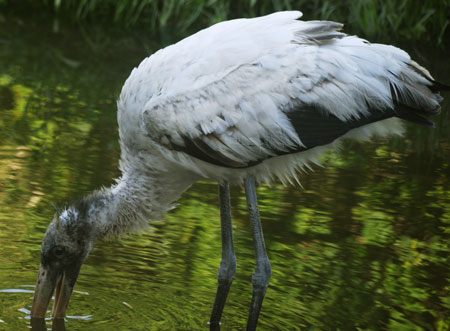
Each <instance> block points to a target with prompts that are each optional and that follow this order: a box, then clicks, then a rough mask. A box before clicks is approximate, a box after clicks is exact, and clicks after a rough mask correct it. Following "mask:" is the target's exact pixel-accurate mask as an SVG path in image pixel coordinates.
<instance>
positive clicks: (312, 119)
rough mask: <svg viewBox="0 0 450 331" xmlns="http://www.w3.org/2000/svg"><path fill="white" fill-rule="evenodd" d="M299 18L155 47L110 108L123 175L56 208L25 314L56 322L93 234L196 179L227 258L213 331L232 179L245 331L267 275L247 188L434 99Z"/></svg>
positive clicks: (169, 198) (229, 266)
mask: <svg viewBox="0 0 450 331" xmlns="http://www.w3.org/2000/svg"><path fill="white" fill-rule="evenodd" d="M301 15H302V14H301V13H300V12H298V11H288V12H278V13H274V14H272V15H268V16H264V17H258V18H253V19H237V20H232V21H227V22H222V23H218V24H216V25H214V26H212V27H210V28H208V29H205V30H202V31H200V32H198V33H196V34H194V35H192V36H190V37H188V38H186V39H184V40H181V41H180V42H178V43H176V44H174V45H171V46H169V47H166V48H164V49H161V50H159V51H158V52H156V53H155V54H153V55H152V56H150V57H148V58H146V59H144V60H143V61H142V62H141V64H140V65H139V66H138V67H137V68H135V69H133V71H132V72H131V75H130V76H129V78H128V79H127V81H126V82H125V85H124V86H123V88H122V92H121V94H120V98H119V100H118V103H117V105H118V123H119V133H120V146H121V158H120V170H121V172H122V175H121V177H120V178H118V179H117V180H116V183H115V184H114V185H112V186H111V187H110V188H106V189H100V190H98V191H95V192H94V193H92V194H90V195H89V196H87V197H85V198H83V199H81V200H79V201H78V202H76V203H74V204H72V205H71V206H70V207H68V208H66V209H65V210H63V211H61V212H59V213H57V214H56V215H55V216H54V219H53V221H52V222H51V224H50V225H49V227H48V229H47V232H46V234H45V236H44V239H43V242H42V247H41V264H40V270H39V275H38V281H37V284H36V289H35V296H34V301H33V306H32V309H31V316H32V317H35V318H42V317H44V316H45V314H46V309H47V307H48V304H49V301H50V298H51V296H52V293H53V291H54V289H55V287H56V294H55V302H54V305H53V311H52V313H53V318H61V317H64V315H65V312H66V308H67V306H68V302H69V298H70V295H71V293H72V290H73V287H74V285H75V282H76V280H77V277H78V274H79V271H80V268H81V265H82V263H83V261H84V260H85V259H86V257H87V256H88V254H89V252H90V251H91V249H92V247H93V245H94V242H95V241H96V240H97V239H99V238H105V237H108V238H111V237H116V236H118V235H119V234H122V233H129V232H132V231H135V230H138V229H140V228H145V227H146V226H147V224H148V221H149V220H152V219H159V218H161V217H162V216H163V215H164V214H165V213H166V212H167V211H168V210H169V209H170V208H171V206H172V203H173V202H174V201H175V200H177V198H178V197H179V196H180V195H181V193H182V192H184V191H185V190H186V189H187V188H188V187H189V186H190V185H191V184H193V183H194V182H195V181H197V180H199V179H210V180H214V181H217V182H218V183H219V200H220V211H221V227H222V260H221V263H220V267H219V270H218V289H217V294H216V300H215V303H214V306H213V310H212V314H211V318H210V327H211V329H217V328H219V324H220V318H221V314H222V310H223V307H224V305H225V300H226V297H227V294H228V291H229V288H230V285H231V283H232V280H233V276H234V274H235V270H236V258H235V254H234V248H233V236H232V227H231V213H230V200H229V183H235V184H236V183H237V184H242V183H243V184H244V186H245V192H246V196H247V204H248V211H249V216H250V220H251V225H252V233H253V239H254V245H255V255H256V266H255V271H254V274H253V278H252V285H253V294H252V302H251V308H250V314H249V318H248V322H247V329H248V330H254V329H255V328H256V324H257V321H258V315H259V312H260V309H261V305H262V301H263V298H264V294H265V291H266V288H267V285H268V282H269V278H270V275H271V266H270V262H269V259H268V257H267V253H266V249H265V244H264V238H263V231H262V228H261V223H260V217H259V212H258V206H257V200H256V193H255V181H256V182H270V181H272V180H274V179H277V178H278V179H280V180H281V181H282V182H289V181H292V179H294V180H296V179H297V173H298V170H301V169H303V168H305V167H308V166H309V164H310V163H314V162H316V159H317V156H318V155H320V154H321V153H323V152H324V151H325V150H326V148H327V147H330V146H334V145H336V143H337V142H338V141H339V140H340V139H342V138H357V139H367V138H368V137H370V136H371V135H373V134H382V135H386V134H398V133H401V131H402V130H401V123H400V122H401V121H400V120H399V119H404V120H408V121H412V122H416V123H419V124H423V125H428V126H432V125H433V123H432V122H431V121H430V120H429V119H427V118H426V116H427V115H435V114H438V113H439V111H440V106H439V102H440V101H441V100H442V98H441V97H440V96H439V94H438V90H439V89H448V87H447V86H445V85H443V84H439V83H437V82H436V81H435V80H434V79H433V78H432V77H431V75H430V74H429V72H428V71H427V70H426V69H424V68H423V67H421V66H420V65H418V64H417V63H416V62H414V61H413V60H411V59H410V57H409V55H408V54H407V53H406V52H404V51H402V50H400V49H398V48H395V47H393V46H387V45H381V44H371V43H369V42H367V41H365V40H363V39H360V38H358V37H355V36H348V35H346V34H344V33H343V32H340V29H341V28H342V24H339V23H335V22H328V21H301V20H298V19H299V18H300V17H301Z"/></svg>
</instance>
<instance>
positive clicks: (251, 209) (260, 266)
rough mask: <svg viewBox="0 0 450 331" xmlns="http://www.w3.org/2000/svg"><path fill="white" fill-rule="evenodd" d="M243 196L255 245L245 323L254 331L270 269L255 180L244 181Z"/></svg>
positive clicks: (250, 177) (249, 178)
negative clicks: (249, 304) (248, 305)
mask: <svg viewBox="0 0 450 331" xmlns="http://www.w3.org/2000/svg"><path fill="white" fill-rule="evenodd" d="M245 194H246V196H247V206H248V213H249V215H250V221H251V224H252V232H253V241H254V243H255V259H256V265H255V272H254V273H253V276H252V285H253V295H252V305H251V307H250V314H249V316H248V321H247V331H249V330H256V324H257V323H258V317H259V312H260V311H261V305H262V302H263V299H264V294H266V289H267V285H268V284H269V279H270V275H271V274H272V268H271V267H270V262H269V258H268V257H267V253H266V245H265V244H264V236H263V232H262V228H261V221H260V219H259V210H258V201H257V199H256V189H255V179H254V177H253V176H249V177H248V178H247V179H246V180H245Z"/></svg>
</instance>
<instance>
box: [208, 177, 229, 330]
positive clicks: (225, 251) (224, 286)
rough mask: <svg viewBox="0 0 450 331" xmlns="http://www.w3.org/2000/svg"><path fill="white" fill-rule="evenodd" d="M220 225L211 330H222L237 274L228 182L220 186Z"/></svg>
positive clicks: (210, 321)
mask: <svg viewBox="0 0 450 331" xmlns="http://www.w3.org/2000/svg"><path fill="white" fill-rule="evenodd" d="M219 201H220V223H221V227H222V260H221V261H220V267H219V271H218V277H217V278H218V283H219V284H218V287H217V293H216V300H215V301H214V306H213V310H212V313H211V318H210V320H209V326H210V330H220V318H221V316H222V311H223V308H224V306H225V301H226V300H227V296H228V292H229V290H230V286H231V283H232V282H233V277H234V274H235V272H236V256H235V254H234V245H233V229H232V225H231V204H230V187H229V185H228V182H224V183H223V184H219Z"/></svg>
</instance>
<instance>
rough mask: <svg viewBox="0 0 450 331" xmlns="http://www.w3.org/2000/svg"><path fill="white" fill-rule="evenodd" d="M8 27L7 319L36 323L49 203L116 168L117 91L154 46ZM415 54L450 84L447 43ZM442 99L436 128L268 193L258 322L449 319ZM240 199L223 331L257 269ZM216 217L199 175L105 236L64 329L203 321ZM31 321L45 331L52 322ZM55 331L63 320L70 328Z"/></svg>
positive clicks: (364, 325)
mask: <svg viewBox="0 0 450 331" xmlns="http://www.w3.org/2000/svg"><path fill="white" fill-rule="evenodd" d="M10 23H11V22H8V24H9V25H8V29H1V28H0V36H1V38H3V40H9V47H8V48H5V49H4V51H3V49H2V53H1V54H0V67H1V68H2V72H1V73H0V110H1V111H0V128H1V129H0V142H1V143H0V242H1V245H0V266H1V267H0V268H1V272H0V287H1V288H2V290H1V291H0V297H1V300H0V312H1V315H0V319H1V321H2V322H0V323H1V324H0V328H2V327H4V328H5V329H10V330H21V329H25V328H26V326H27V325H28V324H29V323H30V320H29V319H27V318H26V317H27V316H28V314H29V308H30V306H31V302H32V293H31V289H28V288H27V287H22V286H19V285H18V284H33V283H34V282H35V277H36V272H37V268H38V263H39V245H40V241H41V239H42V236H43V233H44V232H45V229H46V227H47V225H48V223H49V221H50V219H51V218H52V215H53V212H54V211H53V210H52V208H51V207H49V206H51V203H55V204H56V205H57V206H61V205H64V203H65V202H64V201H70V200H71V199H73V198H75V197H77V196H80V195H82V194H84V193H86V192H88V191H90V190H92V189H95V188H97V187H98V186H101V185H109V184H110V182H111V179H112V178H114V177H115V176H116V175H117V159H118V153H119V150H118V145H117V133H116V132H117V127H116V120H115V115H116V113H115V99H116V98H117V95H118V91H119V89H120V87H121V85H122V83H123V81H124V79H125V78H126V76H127V75H128V73H129V71H130V68H131V67H132V66H134V65H136V64H137V63H138V61H139V59H141V58H142V57H143V56H144V53H145V52H144V51H143V50H142V49H141V48H139V46H138V45H139V43H136V42H134V41H133V40H130V39H129V38H128V39H127V38H124V39H123V40H116V39H115V40H114V42H111V43H110V44H108V43H107V41H105V42H104V43H105V47H104V48H101V47H100V46H97V47H98V49H97V51H94V50H91V49H90V46H86V45H87V44H86V42H85V40H83V38H82V37H80V36H79V34H78V32H77V31H76V30H75V31H74V30H67V31H65V30H64V29H62V30H61V35H52V34H51V33H50V32H49V31H46V30H45V25H44V26H43V27H36V29H24V28H23V27H21V26H20V25H14V24H10ZM25 30H26V31H25ZM43 30H44V31H43ZM5 31H8V33H9V35H6V33H5ZM42 36H46V38H45V39H44V40H43V38H42ZM98 39H99V40H102V38H100V37H99V38H98ZM103 39H104V40H107V38H106V37H105V38H103ZM142 39H144V38H142ZM67 40H71V43H67V42H66V41H67ZM124 45H126V47H124ZM50 46H51V47H50ZM155 48H156V47H155ZM124 52H125V54H127V56H124ZM57 54H60V55H61V54H62V55H63V56H64V57H65V58H68V57H71V58H73V59H74V60H76V61H78V63H80V65H79V66H78V67H71V66H68V65H67V64H65V63H66V62H67V61H61V60H59V58H60V56H59V55H57ZM421 54H424V55H421ZM415 57H416V58H419V60H420V62H421V63H423V64H424V65H426V66H427V67H429V68H430V70H431V72H434V73H436V74H438V75H441V78H442V77H444V78H445V77H450V62H449V61H447V60H448V58H449V54H448V52H445V51H442V52H441V53H438V52H434V53H432V54H427V53H421V52H420V50H419V51H418V52H416V56H415ZM444 80H445V79H444ZM447 99H449V98H447ZM443 107H444V110H443V113H442V115H441V116H440V118H439V120H438V121H437V127H436V129H435V130H428V129H426V128H419V127H416V126H409V127H408V132H407V135H406V138H398V139H396V138H393V139H391V140H389V141H384V140H377V141H375V142H373V143H368V144H356V143H348V144H346V145H345V148H343V150H342V152H341V154H339V155H338V154H330V155H328V156H327V157H326V158H324V160H323V163H324V165H325V167H324V168H316V170H315V172H314V173H311V174H308V175H305V176H303V177H302V184H303V187H304V189H303V190H301V189H299V188H294V187H283V186H281V185H277V184H275V185H273V186H272V187H271V188H268V187H265V186H263V187H260V188H259V189H258V195H259V200H260V209H261V214H262V218H263V227H264V232H265V236H266V244H267V249H268V253H269V257H270V259H271V261H272V269H273V276H272V280H271V283H270V286H269V289H268V291H267V297H266V299H265V302H264V305H263V309H262V313H261V314H262V315H261V317H260V327H261V329H262V330H274V329H280V330H294V329H298V328H302V329H319V330H332V329H341V330H355V329H395V330H397V329H401V330H417V329H430V330H432V329H437V330H445V328H448V327H449V325H450V320H449V318H450V306H449V302H448V297H449V275H450V270H449V266H450V257H449V254H448V253H449V251H450V249H449V242H450V231H449V226H450V178H449V173H450V169H449V164H450V143H449V142H450V118H449V117H450V111H449V103H448V100H446V101H445V103H444V105H443ZM232 208H233V217H234V235H235V246H236V254H237V258H238V269H237V274H236V278H235V281H234V283H233V286H232V288H231V292H230V294H229V298H228V302H227V305H226V307H225V311H224V315H223V323H224V324H223V329H224V330H238V329H243V328H245V320H246V317H247V316H246V315H247V312H248V306H249V303H250V297H251V288H250V284H251V273H252V269H253V246H252V242H251V239H250V238H251V232H250V228H249V226H248V221H247V214H246V204H245V199H244V195H243V194H242V192H241V189H240V188H238V187H234V188H232ZM218 220H219V212H218V208H217V187H216V185H215V184H214V183H209V182H201V183H198V184H196V185H194V187H192V188H191V189H190V190H189V191H188V192H186V194H184V195H183V197H182V199H181V200H180V201H179V207H178V208H177V209H175V210H173V211H172V212H171V213H170V214H169V215H168V216H167V219H166V221H165V222H163V223H158V224H154V226H153V230H152V232H147V233H145V234H142V235H138V236H133V237H128V238H123V239H122V240H120V241H114V242H100V243H97V246H96V249H94V251H93V252H92V253H91V256H90V257H89V258H88V260H87V261H86V264H85V265H84V266H83V268H82V271H81V274H80V277H79V281H78V284H77V285H76V290H75V291H74V294H73V296H72V298H71V305H70V306H69V310H68V313H69V314H71V315H70V316H67V318H66V321H65V323H66V324H67V328H68V329H70V330H86V329H88V330H111V329H118V330H122V329H123V330H126V329H129V328H130V325H132V326H133V327H134V328H136V329H149V330H174V329H183V330H196V329H205V328H207V320H208V317H209V314H210V309H211V307H212V304H213V302H214V294H215V290H216V270H217V267H218V265H219V261H220V226H219V221H218ZM31 322H32V327H33V329H34V328H36V329H37V328H38V327H44V328H45V321H44V320H41V321H35V320H31ZM43 323H44V324H43ZM50 323H51V321H50V320H47V324H48V325H50ZM52 327H54V328H57V327H60V328H64V327H65V326H64V321H63V320H61V321H57V322H55V323H52Z"/></svg>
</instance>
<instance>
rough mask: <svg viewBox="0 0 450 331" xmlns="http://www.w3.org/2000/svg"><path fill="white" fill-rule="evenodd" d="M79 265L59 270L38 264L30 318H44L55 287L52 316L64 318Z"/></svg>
mask: <svg viewBox="0 0 450 331" xmlns="http://www.w3.org/2000/svg"><path fill="white" fill-rule="evenodd" d="M80 267H81V266H80ZM80 267H77V268H75V270H65V271H59V270H55V269H54V268H51V267H46V266H43V265H42V264H41V265H40V267H39V274H38V279H37V282H36V287H35V290H34V300H33V306H32V307H31V313H30V316H31V317H32V318H45V314H46V312H47V308H48V306H49V303H50V299H51V298H52V294H53V291H54V290H55V288H56V291H55V301H54V304H53V309H52V316H53V318H64V316H65V314H66V310H67V306H68V305H69V299H70V296H71V294H72V291H73V287H74V285H75V282H76V280H77V277H78V273H79V271H80Z"/></svg>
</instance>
